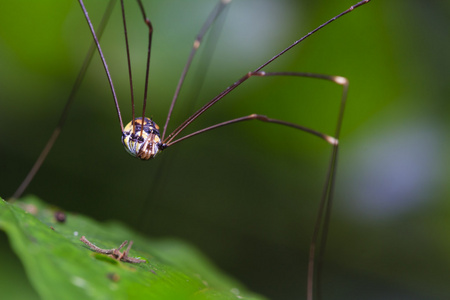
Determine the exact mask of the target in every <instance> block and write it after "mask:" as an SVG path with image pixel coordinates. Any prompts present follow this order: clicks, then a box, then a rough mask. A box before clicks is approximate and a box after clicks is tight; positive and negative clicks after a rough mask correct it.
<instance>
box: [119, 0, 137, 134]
mask: <svg viewBox="0 0 450 300" xmlns="http://www.w3.org/2000/svg"><path fill="white" fill-rule="evenodd" d="M120 7H121V9H122V22H123V31H124V36H125V48H126V50H127V65H128V78H129V80H130V100H131V120H134V118H135V115H134V86H133V72H132V71H131V57H130V46H129V44H128V30H127V22H126V18H125V5H124V3H123V0H120ZM133 125H134V122H133ZM135 132H136V131H135V126H133V134H134V133H135Z"/></svg>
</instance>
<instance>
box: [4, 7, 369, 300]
mask: <svg viewBox="0 0 450 300" xmlns="http://www.w3.org/2000/svg"><path fill="white" fill-rule="evenodd" d="M369 1H370V0H364V1H360V2H358V3H356V4H355V5H353V6H351V7H350V8H349V9H347V10H345V11H343V12H342V13H340V14H338V15H337V16H335V17H333V18H331V19H330V20H328V21H327V22H325V23H323V24H322V25H320V26H319V27H317V28H316V29H314V30H313V31H311V32H309V33H308V34H306V35H305V36H303V37H302V38H300V39H299V40H297V41H295V42H294V43H292V44H291V45H290V46H288V47H287V48H285V49H284V50H283V51H281V52H279V53H278V54H276V55H275V56H274V57H272V58H271V59H269V60H268V61H267V62H265V63H264V64H262V65H261V66H259V67H258V68H256V69H255V70H254V71H250V72H248V73H247V74H245V75H244V76H242V77H241V78H240V79H238V80H237V81H236V82H234V83H233V84H232V85H230V86H229V87H227V88H226V89H225V90H224V91H222V92H221V93H220V94H218V95H217V96H216V97H214V98H213V99H212V100H210V101H209V102H207V103H206V104H205V105H203V106H202V107H201V108H200V109H199V110H197V111H196V112H195V113H194V114H192V115H191V116H190V117H189V118H187V119H186V120H185V121H184V122H183V123H181V124H180V125H179V126H178V127H177V128H176V129H175V130H174V131H173V132H172V133H170V134H166V133H167V126H168V124H169V121H170V117H171V115H172V111H173V109H174V107H175V103H176V101H177V99H178V95H179V94H180V91H181V87H182V85H183V83H184V80H185V78H186V75H187V72H188V70H189V67H190V65H191V62H192V61H193V58H194V56H195V54H196V52H197V50H198V48H199V46H200V44H201V42H202V39H203V37H204V36H205V34H206V32H207V31H208V29H209V28H210V27H211V25H212V24H213V23H214V21H215V19H216V18H217V16H218V15H219V14H220V13H221V11H222V10H223V9H224V7H225V6H226V5H227V4H229V3H230V2H231V0H220V1H219V3H218V4H217V6H216V8H215V9H214V10H213V12H212V13H211V14H210V16H209V17H208V19H207V21H206V22H205V23H204V25H203V26H202V28H201V29H200V31H199V33H198V35H197V38H196V40H195V41H194V45H193V48H192V49H191V53H190V55H189V58H188V61H187V63H186V65H185V67H184V69H183V72H182V74H181V76H180V79H179V81H178V84H177V87H176V90H175V93H174V96H173V99H172V102H171V105H170V108H169V112H168V114H167V118H166V122H165V124H164V128H163V133H162V135H161V134H160V132H159V127H158V125H156V123H155V122H153V121H152V120H151V119H149V118H147V117H145V108H146V103H147V90H148V76H149V67H150V49H151V41H152V34H153V27H152V24H151V22H150V20H149V19H148V18H147V16H146V14H145V11H144V7H143V4H142V2H141V0H137V2H138V5H139V7H140V10H141V13H142V16H143V19H144V21H145V23H146V25H147V26H148V28H149V37H148V55H147V64H146V78H145V91H144V101H143V109H142V116H141V117H135V110H134V95H133V80H132V74H131V73H132V72H131V64H130V51H129V45H128V36H127V29H126V20H125V9H124V4H123V0H121V7H122V18H123V26H124V31H125V43H126V50H127V60H128V71H129V78H130V87H131V105H132V121H131V122H129V123H128V124H127V125H126V126H125V127H124V126H123V122H122V116H121V113H120V108H119V104H118V101H117V97H116V92H115V89H114V85H113V82H112V79H111V76H110V73H109V70H108V66H107V64H106V60H105V58H104V56H103V52H102V50H101V47H100V43H99V38H100V35H101V33H102V32H103V29H104V27H105V25H106V23H107V19H108V17H109V15H110V13H111V10H112V7H113V5H114V2H115V0H111V1H110V3H109V5H108V7H107V9H106V12H105V15H104V18H103V20H102V22H101V24H100V26H99V29H98V30H97V32H98V33H99V36H97V35H96V32H95V30H94V28H93V26H92V23H91V21H90V19H89V16H88V13H87V11H86V8H85V6H84V3H83V1H82V0H79V3H80V6H81V8H82V10H83V13H84V15H85V18H86V21H87V23H88V25H89V28H90V31H91V33H92V36H93V39H94V43H95V47H94V46H93V47H91V49H90V50H89V51H88V54H87V56H86V59H85V61H84V64H83V66H82V68H81V71H80V73H79V74H78V77H77V80H76V82H75V84H74V86H73V88H72V91H71V93H70V95H69V98H68V101H67V103H66V106H65V108H64V110H63V113H62V115H61V117H60V120H59V122H58V124H57V127H56V128H55V130H54V132H53V134H52V136H51V137H50V139H49V141H48V142H47V144H46V146H45V148H44V149H43V151H42V152H41V154H40V156H39V158H38V159H37V161H36V162H35V164H34V165H33V168H32V169H31V170H30V172H29V173H28V175H27V177H26V178H25V180H24V181H23V182H22V184H21V185H20V187H19V188H18V189H17V191H16V192H15V193H14V195H13V197H12V198H19V197H20V196H21V195H22V193H23V192H24V190H25V189H26V187H27V186H28V184H29V183H30V182H31V180H32V179H33V177H34V175H35V174H36V172H37V171H38V170H39V168H40V166H41V165H42V163H43V162H44V160H45V158H46V156H47V154H48V153H49V151H50V149H51V148H52V146H53V144H54V142H55V141H56V139H57V138H58V136H59V133H60V132H61V129H62V127H63V125H64V123H65V120H66V116H67V113H68V110H69V108H70V105H71V103H72V102H73V99H74V96H75V93H76V91H77V89H78V87H79V86H80V84H81V81H82V79H83V76H84V74H85V72H86V69H87V67H88V65H89V62H90V59H91V57H92V55H93V53H94V52H95V49H96V50H97V51H98V53H99V54H100V57H101V60H102V63H103V67H104V69H105V72H106V75H107V78H108V81H109V85H110V88H111V92H112V95H113V99H114V103H115V106H116V110H117V115H118V118H119V124H120V128H121V131H122V143H123V145H124V146H125V149H126V151H127V152H128V153H130V154H131V155H132V156H134V157H137V158H139V159H141V160H149V159H152V158H154V157H155V156H156V155H157V154H158V153H159V152H161V151H163V150H165V149H166V148H168V147H170V146H172V145H174V144H176V143H178V142H181V141H183V140H185V139H188V138H190V137H193V136H195V135H198V134H200V133H203V132H206V131H210V130H213V129H216V128H219V127H223V126H226V125H230V124H234V123H239V122H244V121H250V120H259V121H262V122H268V123H275V124H280V125H283V126H287V127H292V128H295V129H298V130H301V131H304V132H307V133H310V134H313V135H315V136H317V137H319V138H321V139H323V140H325V141H326V142H327V143H329V144H331V145H332V153H331V159H330V163H329V167H328V171H327V175H326V179H325V185H324V190H323V193H322V197H321V201H320V204H319V212H318V216H317V219H316V224H315V227H314V228H315V229H314V232H313V237H312V241H311V244H310V253H309V264H308V282H307V299H312V297H313V289H314V286H313V283H314V280H315V279H317V278H316V277H317V274H315V269H318V268H319V267H320V266H315V262H316V261H319V262H320V260H318V259H316V255H318V256H319V257H321V256H322V254H323V250H324V247H322V249H321V252H320V253H317V251H316V248H318V247H317V245H318V242H319V239H320V242H321V244H322V246H323V245H324V243H325V240H326V234H327V229H328V220H329V214H330V208H331V201H332V196H333V186H334V181H335V175H334V174H335V171H336V164H337V154H338V141H339V134H340V128H341V124H342V119H343V113H344V108H345V102H346V99H347V91H348V80H347V79H346V78H344V77H341V76H329V75H322V74H314V73H302V72H265V71H263V69H264V68H265V67H266V66H267V65H269V64H270V63H272V62H273V61H274V60H276V59H277V58H278V57H280V56H281V55H283V54H284V53H286V52H287V51H289V50H290V49H291V48H293V47H295V46H296V45H298V44H299V43H301V42H302V41H303V40H305V39H306V38H308V37H309V36H310V35H312V34H314V33H315V32H317V31H318V30H320V29H322V28H323V27H325V26H327V25H328V24H330V23H331V22H333V21H334V20H336V19H338V18H340V17H341V16H343V15H345V14H347V13H349V12H351V11H353V10H354V9H355V8H357V7H359V6H362V5H364V4H366V3H368V2H369ZM264 76H265V77H267V76H290V77H309V78H317V79H323V80H328V81H331V82H333V83H335V84H338V85H341V86H342V87H343V91H342V95H341V103H340V108H339V112H338V120H337V124H336V129H335V133H334V136H333V137H332V136H329V135H326V134H323V133H321V132H318V131H315V130H313V129H310V128H307V127H304V126H301V125H298V124H295V123H290V122H286V121H283V120H278V119H272V118H269V117H267V116H265V115H259V114H251V115H247V116H243V117H240V118H236V119H232V120H228V121H225V122H221V123H218V124H215V125H212V126H209V127H206V128H204V129H201V130H198V131H195V132H192V133H189V134H187V135H184V136H182V137H178V136H179V134H180V133H182V132H183V131H184V130H185V129H186V128H187V127H188V126H189V125H190V124H191V123H192V122H194V121H195V119H197V118H198V117H199V116H200V115H202V114H203V113H204V112H206V111H207V110H208V109H209V108H210V107H211V106H213V105H214V104H216V103H217V102H218V101H220V100H221V99H222V98H224V97H225V96H226V95H227V94H229V93H230V92H231V91H233V90H234V89H235V88H237V87H238V86H240V85H241V84H242V83H244V82H245V81H247V80H248V79H249V78H251V77H264ZM177 137H178V138H177ZM319 237H320V238H319ZM94 250H95V249H94ZM100 250H101V249H100ZM102 251H103V250H102ZM316 273H317V272H316ZM316 285H317V284H316Z"/></svg>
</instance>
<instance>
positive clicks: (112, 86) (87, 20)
mask: <svg viewBox="0 0 450 300" xmlns="http://www.w3.org/2000/svg"><path fill="white" fill-rule="evenodd" d="M78 2H79V3H80V6H81V9H82V10H83V13H84V16H85V18H86V22H87V23H88V26H89V29H90V30H91V34H92V37H93V38H94V42H95V45H96V46H97V50H98V53H99V55H100V58H101V60H102V64H103V68H104V69H105V72H106V76H107V77H108V82H109V86H110V88H111V93H112V95H113V99H114V104H115V105H116V111H117V117H118V118H119V123H120V131H121V132H123V122H122V115H121V113H120V108H119V103H118V102H117V96H116V90H115V89H114V84H113V82H112V79H111V74H110V73H109V69H108V65H107V64H106V60H105V57H104V56H103V51H102V48H101V46H100V42H99V41H98V38H97V35H96V34H95V30H94V26H92V23H91V19H90V18H89V15H88V12H87V10H86V7H85V6H84V3H83V0H78Z"/></svg>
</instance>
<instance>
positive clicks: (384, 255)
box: [0, 0, 450, 299]
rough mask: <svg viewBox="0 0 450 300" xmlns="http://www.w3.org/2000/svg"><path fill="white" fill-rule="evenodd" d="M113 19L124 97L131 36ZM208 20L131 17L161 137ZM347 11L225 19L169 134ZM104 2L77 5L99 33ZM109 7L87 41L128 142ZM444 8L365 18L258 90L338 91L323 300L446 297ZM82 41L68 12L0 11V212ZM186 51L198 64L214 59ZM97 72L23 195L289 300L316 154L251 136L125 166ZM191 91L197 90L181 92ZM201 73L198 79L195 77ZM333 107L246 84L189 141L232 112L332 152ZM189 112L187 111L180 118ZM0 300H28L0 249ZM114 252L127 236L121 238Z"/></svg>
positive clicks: (319, 95) (303, 5)
mask: <svg viewBox="0 0 450 300" xmlns="http://www.w3.org/2000/svg"><path fill="white" fill-rule="evenodd" d="M128 2H130V3H127V4H129V5H127V13H128V15H129V28H130V38H131V47H132V55H133V57H132V59H133V67H134V78H135V81H136V85H137V86H136V93H137V94H138V99H140V98H141V95H142V90H143V87H142V86H143V85H142V84H143V79H142V78H143V74H144V66H145V62H144V60H145V50H146V27H145V26H144V25H143V23H142V20H141V17H140V16H139V15H138V13H139V12H138V11H137V8H136V5H135V4H134V3H132V1H128ZM215 3H216V1H206V0H204V1H200V0H198V1H197V0H196V1H189V3H186V2H185V1H181V0H178V1H164V2H163V1H145V6H146V9H147V13H148V16H149V18H150V19H151V20H152V22H153V26H154V29H155V33H154V40H153V44H154V47H153V50H152V58H153V60H152V63H151V75H150V81H151V82H150V93H149V97H150V103H149V106H148V110H147V112H148V114H149V115H151V116H153V119H154V120H155V121H156V122H157V123H158V124H159V125H160V126H161V127H162V126H163V123H164V120H165V115H166V113H167V110H168V106H169V102H170V100H171V98H172V95H173V91H174V88H175V85H176V82H177V80H178V76H179V74H180V73H181V70H182V67H183V65H184V62H185V61H186V59H187V56H188V53H189V50H190V47H191V45H192V41H193V39H194V37H195V34H196V32H197V30H198V29H199V28H200V26H201V24H202V22H203V21H204V20H205V18H206V16H207V15H208V13H209V12H210V11H211V9H212V7H213V6H214V5H215ZM352 4H354V3H353V1H352V0H350V1H347V0H345V1H322V0H321V1H288V0H282V1H280V0H277V1H274V0H272V1H269V0H264V1H263V0H248V1H239V0H236V1H234V2H233V3H232V4H231V6H230V8H229V11H228V13H227V15H226V18H224V19H223V20H221V21H219V26H217V27H216V28H215V30H214V31H213V34H218V33H219V31H221V35H220V37H219V40H218V43H217V46H216V51H215V52H214V53H213V57H212V59H211V61H210V62H208V64H209V68H208V69H207V70H206V69H203V68H202V67H199V66H198V65H199V64H198V60H197V61H196V62H195V63H194V67H193V69H192V73H191V77H189V78H188V80H187V81H186V88H185V89H184V90H183V92H182V95H181V98H180V102H179V105H177V107H176V111H175V114H174V116H173V119H172V120H173V121H172V122H171V124H170V125H169V127H170V128H171V129H173V128H174V126H175V125H177V124H178V123H179V122H181V121H182V120H184V119H185V118H186V117H187V116H188V115H189V113H191V112H192V110H193V109H194V108H196V107H199V106H200V105H201V104H202V103H205V102H206V101H207V100H208V99H210V98H212V97H213V96H214V95H216V94H218V93H219V92H220V91H222V90H223V89H224V88H225V87H226V86H228V85H230V84H231V83H232V82H234V81H235V80H236V79H238V78H239V77H241V76H242V75H244V74H245V73H246V72H248V71H249V70H253V69H255V68H256V67H257V66H259V65H260V64H262V63H263V62H264V61H266V60H267V59H269V58H270V57H271V56H273V55H274V54H276V53H277V52H279V51H280V50H282V49H283V48H285V47H286V46H288V45H289V44H290V43H291V42H293V41H294V40H296V39H298V38H299V37H301V36H302V35H304V34H305V33H307V32H308V31H310V30H312V29H313V28H314V27H316V26H318V25H319V24H321V23H322V22H324V21H325V20H327V19H329V18H330V17H332V16H334V15H336V14H337V13H339V12H341V11H343V10H344V9H346V8H348V7H349V6H350V5H352ZM104 5H105V3H104V1H86V6H87V8H88V10H89V15H90V16H91V18H92V20H93V22H94V24H98V22H99V20H100V18H101V15H102V10H103V8H102V7H104ZM118 8H119V7H118V6H117V7H116V10H115V11H114V13H113V15H112V17H111V22H110V24H109V25H110V26H109V27H108V29H107V30H106V32H105V35H104V38H103V39H102V47H103V50H104V52H105V56H106V59H107V61H108V65H109V67H110V71H111V74H112V77H113V81H114V83H115V86H116V89H117V92H118V95H119V101H120V104H121V108H122V114H123V116H124V122H125V123H127V122H128V121H129V119H130V118H131V117H130V107H129V96H128V95H129V88H128V78H127V74H126V63H125V54H124V46H123V33H122V30H121V21H120V16H119V14H120V12H119V9H118ZM449 20H450V2H449V1H427V2H425V1H415V0H413V1H395V2H393V1H390V2H387V1H377V0H373V1H372V2H371V3H369V4H368V5H365V6H363V7H361V8H359V9H358V10H356V11H354V12H353V13H351V14H350V15H348V16H346V17H344V18H342V19H340V20H339V21H336V22H335V23H333V24H332V25H330V26H328V27H327V28H325V29H324V30H323V31H321V32H319V33H317V34H316V35H314V36H312V37H311V38H310V39H308V40H307V41H305V42H304V43H302V44H301V45H300V46H298V47H297V48H295V49H294V50H292V51H290V52H289V53H288V54H286V55H285V56H283V57H282V58H280V59H279V60H278V61H277V62H275V63H273V64H272V65H270V66H269V67H268V68H267V69H266V71H306V72H316V73H324V74H331V75H342V76H345V77H347V78H348V79H349V80H350V93H349V99H348V106H347V110H346V113H345V119H344V124H343V129H342V136H341V144H340V145H341V148H340V161H339V169H338V177H337V186H336V197H335V204H334V211H333V216H332V222H331V225H330V226H331V228H330V233H329V234H330V237H329V242H328V245H327V249H326V257H325V266H324V269H323V295H324V298H325V299H448V298H449V297H450V287H449V285H448V274H449V269H450V256H449V253H450V238H449V230H450V221H449V217H450V204H449V201H448V200H449V195H450V193H449V192H450V191H449V187H448V185H447V182H448V178H450V176H449V168H448V167H449V165H450V164H449V158H448V155H446V154H447V153H449V150H450V149H449V148H450V147H449V146H450V143H449V138H448V136H449V133H448V128H449V118H448V115H449V108H450V107H449V102H448V95H449V92H450V91H449V84H448V79H449V76H448V70H449V68H450V60H449V59H448V53H450V42H449V39H448V37H449V29H450V26H449ZM89 44H90V34H89V32H88V29H87V26H86V24H85V21H84V19H83V16H82V13H81V10H80V8H79V7H78V4H77V3H76V1H55V0H53V1H39V2H31V1H25V0H18V1H14V2H6V1H2V2H0V66H1V67H0V97H1V100H0V120H1V126H0V137H1V138H0V143H1V146H0V151H1V160H0V170H1V172H0V176H1V180H0V195H1V196H2V197H4V198H8V197H10V196H11V195H12V193H13V192H14V190H15V189H16V188H17V186H18V185H19V184H20V182H21V180H22V179H23V178H24V176H25V175H26V173H27V172H28V170H29V168H30V167H31V166H32V164H33V162H34V160H35V159H36V158H37V156H38V154H39V153H40V151H41V149H42V147H43V146H44V144H45V143H46V140H47V139H48V138H49V136H50V134H51V132H52V130H53V128H54V126H55V124H56V122H57V121H58V118H59V114H60V112H61V110H62V108H63V106H64V103H65V101H66V99H67V96H68V94H69V92H70V88H71V85H72V84H73V82H74V80H75V77H76V74H77V72H78V69H79V67H80V66H81V63H82V60H83V57H84V55H85V53H86V51H87V49H88V47H89ZM206 49H207V51H206V53H205V52H202V51H201V52H200V53H199V57H206V56H207V55H208V54H209V53H210V52H211V51H210V50H208V47H206ZM99 61H100V60H99V59H98V57H97V56H96V57H94V59H93V63H92V64H91V66H90V69H89V71H88V74H87V76H86V78H85V80H84V83H83V85H82V87H81V88H80V90H79V93H78V96H77V99H76V102H75V104H74V106H73V109H72V110H71V112H70V114H69V118H68V120H67V124H66V127H65V128H64V131H63V133H62V135H61V137H60V139H59V140H58V142H57V143H56V145H55V147H54V149H53V150H52V152H51V154H50V156H49V158H48V160H47V161H46V162H45V164H44V166H43V167H42V169H41V171H40V172H39V173H38V175H37V177H36V179H35V180H34V181H33V182H32V184H31V185H30V187H29V188H28V190H27V192H26V193H33V194H36V195H38V196H39V197H41V198H43V199H44V200H46V201H47V202H49V203H51V204H54V205H57V206H60V207H62V208H64V209H66V210H70V211H75V212H80V213H84V214H87V215H89V216H92V217H94V218H96V219H98V220H108V219H116V220H120V221H122V222H124V223H126V224H128V225H129V226H131V227H133V228H135V229H137V230H138V231H140V232H142V233H144V234H146V235H149V236H152V237H158V236H161V237H165V236H175V237H180V238H182V239H185V240H188V241H190V242H191V243H193V244H194V245H196V246H197V247H198V248H200V249H201V250H202V251H203V252H204V253H205V254H207V255H208V256H209V257H211V258H212V260H213V261H214V262H215V263H216V264H217V265H218V266H219V267H221V268H222V269H223V270H225V271H226V272H228V273H229V274H231V275H233V276H234V277H236V278H237V279H239V280H241V281H242V282H244V283H245V284H246V285H248V286H249V287H250V288H251V289H253V290H254V291H256V292H259V293H261V294H264V295H266V296H268V297H269V298H272V299H294V298H297V299H302V298H304V295H305V289H306V262H307V257H308V254H307V251H308V246H309V243H310V240H311V234H312V231H313V224H314V220H315V217H316V212H317V205H318V201H319V198H320V194H321V189H322V184H323V181H324V176H325V170H326V167H327V163H328V156H329V152H330V147H329V146H328V145H326V144H325V143H324V142H322V141H320V140H318V139H317V138H315V137H311V136H309V135H307V134H304V133H299V132H297V131H295V130H292V129H286V128H283V127H280V126H275V125H273V126H272V125H270V124H260V123H258V122H255V123H251V122H250V123H248V124H240V125H235V126H231V127H229V128H222V129H219V130H216V131H214V132H210V133H207V134H204V135H202V136H198V137H196V138H193V139H190V140H189V141H186V142H183V143H180V144H178V145H176V146H174V147H173V148H169V149H167V150H166V151H165V152H164V153H162V154H161V155H160V156H159V157H157V159H155V160H154V161H151V162H141V161H139V160H136V159H134V158H132V157H131V156H129V155H127V154H126V152H125V151H124V150H123V147H122V146H121V143H120V135H121V133H120V130H119V126H118V123H117V116H116V114H115V108H114V106H113V102H112V99H111V96H110V95H111V93H110V91H109V88H108V85H107V81H106V79H105V76H104V73H103V69H102V67H101V65H100V62H99ZM196 70H200V71H203V72H204V74H205V75H204V76H205V81H204V84H203V87H202V88H201V89H200V92H198V93H197V92H196V91H197V90H198V89H199V88H200V85H199V84H198V83H197V82H198V81H199V79H201V78H202V76H201V75H198V74H197V75H196ZM205 72H206V73H205ZM340 92H341V89H340V87H338V86H335V85H333V84H331V83H328V82H322V81H320V80H312V79H298V78H294V79H292V78H291V79H289V78H253V79H251V80H250V81H249V82H247V83H246V84H245V85H244V86H242V87H240V88H239V89H237V90H236V91H235V92H233V93H232V94H230V95H229V96H228V97H227V98H226V100H224V101H223V103H219V104H217V106H216V107H214V108H213V109H211V111H210V112H208V113H207V114H205V115H204V116H202V117H201V118H199V119H198V122H196V123H195V125H193V126H192V128H190V129H189V130H188V131H190V130H195V129H199V128H203V127H205V126H208V125H211V124H215V123H217V122H221V121H224V120H227V119H230V118H235V117H239V116H242V115H246V114H249V113H260V114H266V115H268V116H270V117H273V118H279V119H283V120H287V121H292V122H297V123H300V124H302V125H305V126H309V127H312V128H315V129H317V130H319V131H322V132H325V133H328V134H333V131H334V130H333V128H334V124H335V122H336V114H337V108H338V104H339V97H340ZM193 98H195V99H193ZM1 238H2V242H1V243H0V245H1V251H2V255H1V256H0V257H2V258H1V259H2V262H1V265H2V267H1V269H0V279H1V280H0V288H1V289H2V291H4V292H2V294H8V293H10V295H11V296H18V295H21V294H19V293H30V294H26V296H27V297H29V298H30V297H31V296H30V295H32V292H29V289H25V288H20V289H18V287H19V286H20V284H19V283H18V282H19V281H20V282H22V283H23V286H24V287H25V286H29V284H27V282H26V280H24V278H25V277H24V271H23V268H22V267H21V266H20V262H19V261H18V259H17V258H15V257H14V255H13V254H12V253H11V250H10V249H9V247H8V245H7V243H6V236H5V235H4V234H3V233H2V234H1ZM123 238H126V237H123Z"/></svg>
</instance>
